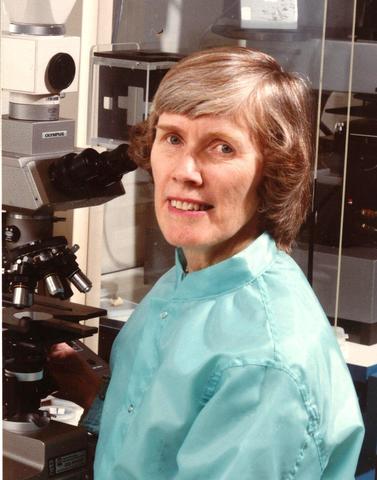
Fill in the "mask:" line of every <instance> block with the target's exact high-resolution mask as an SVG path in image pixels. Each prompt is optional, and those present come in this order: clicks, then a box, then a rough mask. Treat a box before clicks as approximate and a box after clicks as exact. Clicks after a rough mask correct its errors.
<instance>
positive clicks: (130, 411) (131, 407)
mask: <svg viewBox="0 0 377 480" xmlns="http://www.w3.org/2000/svg"><path fill="white" fill-rule="evenodd" d="M134 409H135V407H134V406H133V405H132V403H131V404H130V405H128V409H127V410H128V413H132V412H133V411H134Z"/></svg>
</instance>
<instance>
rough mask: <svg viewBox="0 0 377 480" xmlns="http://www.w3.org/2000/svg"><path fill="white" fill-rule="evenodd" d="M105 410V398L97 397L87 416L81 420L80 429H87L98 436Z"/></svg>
mask: <svg viewBox="0 0 377 480" xmlns="http://www.w3.org/2000/svg"><path fill="white" fill-rule="evenodd" d="M102 409H103V398H100V397H99V396H97V397H96V398H95V400H94V402H93V404H92V406H91V407H90V409H89V410H88V411H87V413H86V414H85V415H83V416H82V417H81V419H80V423H79V425H80V427H83V428H85V429H86V430H87V431H88V432H90V433H92V434H94V435H98V434H99V428H100V423H101V416H102Z"/></svg>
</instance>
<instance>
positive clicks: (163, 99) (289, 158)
mask: <svg viewBox="0 0 377 480" xmlns="http://www.w3.org/2000/svg"><path fill="white" fill-rule="evenodd" d="M312 103H313V102H312V95H311V89H310V86H309V84H308V82H307V81H305V80H304V79H303V78H301V77H300V76H299V75H297V74H292V73H287V72H285V71H284V70H283V69H282V67H281V66H280V65H279V64H278V63H277V62H276V61H275V60H274V59H273V58H272V57H270V56H269V55H266V54H264V53H262V52H259V51H256V50H252V49H249V48H244V47H233V46H232V47H229V46H228V47H217V48H210V49H206V50H202V51H199V52H196V53H194V54H192V55H190V56H188V57H186V58H184V59H183V60H181V61H180V62H178V63H177V64H176V65H175V66H174V67H173V68H171V69H170V70H169V71H168V73H167V74H166V75H165V77H164V78H163V80H162V82H161V84H160V86H159V88H158V91H157V93H156V95H155V98H154V101H153V104H152V109H151V114H150V116H149V117H148V119H147V120H146V121H145V122H143V123H142V124H139V125H137V126H136V127H135V128H134V131H133V135H131V142H130V149H129V153H130V155H131V157H132V158H133V159H134V160H135V161H136V163H138V164H139V165H140V166H143V167H144V168H147V169H148V168H149V167H150V163H149V161H150V153H151V148H152V144H153V141H154V138H155V127H156V125H157V122H158V118H159V116H160V115H161V114H162V113H177V114H182V115H187V116H189V117H191V118H195V117H199V116H201V115H226V116H228V117H229V116H232V117H234V118H235V119H240V118H242V119H244V120H245V121H246V125H248V126H249V128H250V135H251V138H252V139H253V141H255V142H256V144H257V146H258V148H259V151H260V152H261V153H262V157H263V179H262V182H261V185H260V188H259V197H260V202H261V203H260V206H259V208H258V213H259V223H260V225H261V227H262V229H263V230H266V231H267V232H268V233H270V235H271V236H272V237H273V238H274V239H275V241H276V243H277V245H278V247H279V248H281V249H284V250H289V249H290V247H291V244H292V242H293V240H294V238H295V237H296V235H297V232H298V230H299V228H300V226H301V224H302V222H303V221H304V219H305V216H306V212H307V209H308V205H309V200H310V190H311V188H310V186H311V159H312V125H313V122H312Z"/></svg>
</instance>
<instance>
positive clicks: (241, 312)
mask: <svg viewBox="0 0 377 480" xmlns="http://www.w3.org/2000/svg"><path fill="white" fill-rule="evenodd" d="M310 104H311V98H310V89H309V87H308V86H307V85H306V84H305V82H304V81H303V80H302V79H300V78H299V77H298V76H297V75H291V74H288V73H285V72H284V71H283V70H282V69H281V67H280V66H279V65H278V64H277V63H276V62H275V61H274V60H273V59H272V58H271V57H269V56H267V55H265V54H263V53H260V52H256V51H253V50H250V49H246V48H241V47H224V48H216V49H209V50H205V51H201V52H198V53H195V54H193V55H191V56H189V57H187V58H185V59H184V60H183V61H181V62H179V63H178V64H177V66H175V67H174V68H172V69H171V70H170V71H169V72H168V73H167V75H166V76H165V77H164V79H163V81H162V83H161V85H160V87H159V90H158V92H157V94H156V97H155V99H154V102H153V107H152V114H151V115H150V117H149V119H148V120H147V121H146V122H145V123H144V124H142V125H140V126H139V127H138V128H137V129H135V135H134V137H133V139H132V143H131V147H130V152H131V156H133V158H134V159H135V161H137V162H138V163H139V164H142V165H144V166H145V167H146V168H150V170H151V172H152V175H153V179H154V183H155V208H156V215H157V219H158V222H159V225H160V228H161V231H162V233H163V235H164V236H165V238H166V240H167V241H168V242H169V243H171V244H172V245H175V246H177V247H178V249H177V253H176V265H175V267H174V268H173V269H172V270H170V271H169V272H168V273H167V274H165V275H164V276H163V277H162V278H161V279H160V281H159V282H157V284H156V285H155V286H154V288H153V289H152V290H151V291H150V293H149V294H148V295H147V296H146V297H145V298H144V300H143V301H142V302H141V304H140V305H139V307H138V308H137V310H136V312H135V314H134V315H133V316H132V318H131V319H130V320H129V321H128V322H127V324H126V325H125V327H124V328H123V329H122V331H121V332H120V334H119V335H118V338H117V339H116V342H115V344H114V347H113V351H112V359H111V368H112V378H111V382H110V385H109V388H108V390H107V394H106V397H105V401H104V402H103V400H101V399H100V398H98V397H97V399H96V400H95V402H94V405H93V406H92V408H91V410H89V413H88V414H87V416H86V418H85V420H84V424H86V425H87V426H90V427H91V428H92V429H93V428H94V429H95V428H96V424H97V423H98V418H99V416H100V412H101V411H102V417H101V426H100V435H99V443H98V447H97V452H96V462H95V475H96V476H95V478H96V479H97V480H105V479H110V478H111V479H112V480H117V479H119V480H120V479H122V480H123V479H137V480H144V479H145V480H147V479H148V480H149V479H151V480H159V479H161V480H162V479H163V480H168V479H179V480H189V479H190V480H194V479H195V480H198V479H205V480H210V479H214V480H215V479H216V480H220V479H229V480H243V479H245V480H246V479H255V480H262V479H268V480H270V479H305V480H318V479H331V480H347V479H351V478H354V472H355V467H356V463H357V459H358V454H359V451H360V446H361V442H362V437H363V426H362V420H361V416H360V412H359V407H358V402H357V398H356V395H355V392H354V389H353V385H352V381H351V379H350V376H349V373H348V370H347V367H346V365H345V363H344V361H343V358H342V355H341V353H340V351H339V348H338V345H337V342H336V340H335V337H334V335H333V333H332V330H331V328H330V326H329V323H328V320H327V318H326V316H325V314H324V313H323V311H322V309H321V307H320V305H319V303H318V301H317V299H316V298H315V296H314V294H313V292H312V290H311V288H310V286H309V285H308V283H307V281H306V279H305V277H304V275H303V274H302V272H301V271H300V269H299V268H298V267H297V265H296V264H295V263H294V261H293V260H292V259H291V258H290V257H289V255H288V254H287V253H286V252H289V250H290V247H291V244H292V242H293V240H294V238H295V236H296V234H297V231H298V229H299V228H300V225H301V223H302V221H303V219H304V218H305V214H306V210H307V206H308V201H309V192H310V160H311V135H310V132H311V118H310ZM96 388H97V387H94V388H93V391H92V394H91V395H89V397H90V398H92V396H93V395H94V393H95V389H96ZM81 403H82V404H84V405H86V406H88V404H89V403H90V401H88V400H85V401H82V402H81Z"/></svg>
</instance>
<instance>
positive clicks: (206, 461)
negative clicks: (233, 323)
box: [175, 365, 354, 480]
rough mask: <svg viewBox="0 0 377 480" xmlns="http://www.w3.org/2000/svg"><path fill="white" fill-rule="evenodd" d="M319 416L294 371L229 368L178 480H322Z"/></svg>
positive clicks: (190, 442)
mask: <svg viewBox="0 0 377 480" xmlns="http://www.w3.org/2000/svg"><path fill="white" fill-rule="evenodd" d="M313 412H315V408H314V409H313V408H312V407H311V406H310V405H309V404H308V403H307V399H306V398H305V392H303V391H302V387H300V385H299V384H298V382H297V381H296V380H295V378H294V377H293V376H292V375H290V373H289V372H287V371H284V370H283V369H279V368H276V367H270V366H263V365H261V366H259V365H242V366H237V367H231V368H227V369H225V370H224V371H223V372H222V374H221V378H220V380H219V382H218V385H217V387H216V389H215V392H214V393H213V395H212V397H211V398H210V399H209V400H208V402H207V403H206V404H205V405H204V406H203V408H202V409H201V411H200V413H199V414H198V416H197V418H196V420H195V422H194V424H193V425H192V427H191V429H190V431H189V433H188V435H187V436H186V438H185V441H184V442H183V444H182V447H181V448H180V450H179V453H178V456H177V463H178V474H177V476H176V477H175V478H176V480H194V479H195V480H200V479H203V480H234V479H237V480H260V479H271V480H293V479H295V480H301V479H302V480H304V479H305V480H319V479H320V478H321V477H322V472H323V467H322V465H321V461H320V457H319V453H318V448H317V444H316V439H315V435H316V423H318V422H317V420H316V417H315V413H313ZM353 473H354V472H349V476H347V474H346V476H339V475H337V474H336V471H335V472H334V476H333V477H331V478H332V480H348V479H351V478H354V476H353ZM341 474H342V475H343V474H344V472H342V473H341Z"/></svg>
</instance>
